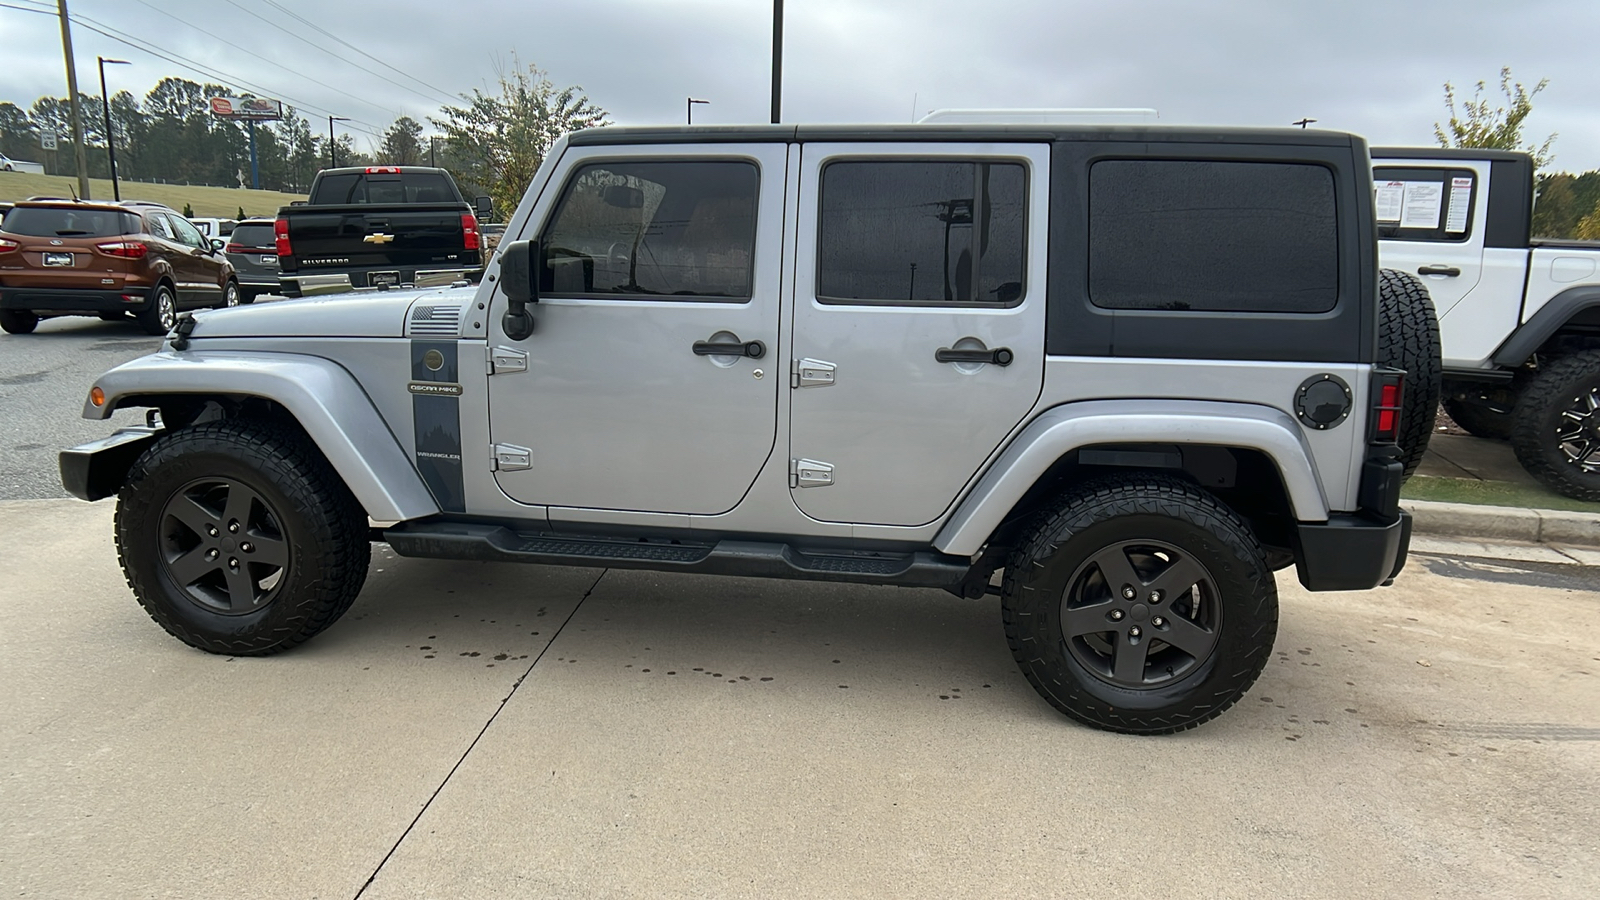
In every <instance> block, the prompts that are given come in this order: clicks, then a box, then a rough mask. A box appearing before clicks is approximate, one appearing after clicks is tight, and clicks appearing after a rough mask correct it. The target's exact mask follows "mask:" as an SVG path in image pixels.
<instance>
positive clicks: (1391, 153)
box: [1372, 147, 1533, 162]
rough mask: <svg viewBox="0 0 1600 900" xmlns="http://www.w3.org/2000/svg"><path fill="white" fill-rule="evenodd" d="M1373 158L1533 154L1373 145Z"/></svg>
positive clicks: (1517, 157)
mask: <svg viewBox="0 0 1600 900" xmlns="http://www.w3.org/2000/svg"><path fill="white" fill-rule="evenodd" d="M1372 158H1373V159H1485V160H1490V161H1495V160H1498V161H1500V162H1532V161H1533V156H1532V155H1531V154H1529V153H1525V152H1523V151H1521V150H1489V149H1486V148H1480V147H1373V148H1372Z"/></svg>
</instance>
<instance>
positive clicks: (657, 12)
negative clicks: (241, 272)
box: [0, 0, 1600, 171]
mask: <svg viewBox="0 0 1600 900" xmlns="http://www.w3.org/2000/svg"><path fill="white" fill-rule="evenodd" d="M16 6H22V7H33V8H49V7H53V6H54V2H53V0H51V2H40V0H0V48H4V50H3V52H0V100H10V101H12V102H15V103H17V104H19V105H22V106H27V105H28V104H31V103H32V102H33V100H34V99H35V98H36V97H38V96H40V95H42V94H46V93H49V94H53V95H57V96H63V95H65V93H66V91H65V76H64V74H63V66H62V58H61V43H60V33H59V28H58V25H57V22H56V20H55V19H54V18H53V17H51V16H47V15H42V14H37V13H32V12H27V11H22V10H18V9H12V8H7V7H16ZM70 6H71V9H72V11H73V13H74V15H76V16H81V17H85V21H84V22H83V23H82V24H79V25H76V26H74V29H73V41H74V45H75V49H76V52H77V58H78V75H79V83H80V88H81V89H82V90H85V91H87V92H92V91H93V90H95V89H97V87H98V82H97V80H96V74H95V57H96V56H97V55H101V56H107V57H117V58H122V59H127V60H130V61H132V62H133V63H134V65H132V66H118V67H115V68H111V69H108V76H109V78H110V79H111V82H112V85H113V91H115V90H116V89H118V88H125V89H130V90H132V91H134V92H135V93H137V94H143V93H144V92H145V91H146V90H148V89H149V88H150V87H151V86H152V85H153V84H154V83H155V82H156V81H157V80H159V79H160V78H161V77H164V76H167V75H181V76H183V77H187V78H191V79H194V80H196V81H205V80H217V79H215V78H206V77H204V76H201V75H197V74H196V73H195V72H193V71H189V70H185V69H183V68H181V67H180V66H179V65H177V64H175V63H173V62H168V61H163V60H161V59H159V58H157V57H156V56H154V55H152V54H151V53H149V52H146V51H145V50H140V49H134V48H133V47H130V46H128V45H127V44H124V43H119V42H118V41H116V40H113V39H111V38H109V37H106V36H103V35H101V34H96V33H95V32H94V31H93V30H91V28H90V27H89V26H91V25H92V26H95V27H99V28H100V29H101V30H103V31H108V32H112V33H114V34H121V35H123V36H126V37H130V38H131V39H134V40H135V41H138V42H144V43H145V44H146V45H147V46H148V45H154V46H155V47H157V48H160V49H161V50H163V51H165V52H166V53H168V54H169V55H171V56H174V57H182V58H184V59H186V60H189V61H193V62H195V63H198V64H200V65H202V66H205V67H209V68H210V69H213V70H217V71H220V72H223V73H226V74H227V75H228V76H229V77H230V79H233V80H234V81H235V83H236V86H237V87H239V88H241V89H249V88H255V89H256V90H257V92H258V93H266V94H268V95H270V96H277V97H280V98H283V99H285V100H288V101H291V102H293V103H294V104H295V105H296V106H298V107H300V108H301V109H302V110H303V111H305V112H306V114H307V115H309V116H311V117H313V118H314V117H316V116H318V115H321V116H327V115H329V114H337V115H342V116H349V117H351V118H353V119H356V120H357V121H356V122H355V123H353V124H352V126H351V127H352V128H354V129H363V128H366V129H369V130H373V131H381V129H382V128H383V127H385V126H387V124H388V123H389V122H391V121H393V119H394V118H395V117H396V116H397V115H399V114H402V113H404V114H408V115H411V116H413V117H415V118H418V119H423V118H424V117H426V116H427V115H429V114H432V113H436V112H437V110H438V107H439V104H440V103H442V102H444V99H445V96H451V95H456V94H459V93H461V92H463V91H469V90H471V89H472V88H474V87H484V86H486V85H487V84H490V83H492V82H493V81H494V80H495V77H496V72H497V71H499V70H503V69H504V68H506V67H509V66H513V65H515V64H516V60H521V62H522V63H523V64H527V63H535V64H537V65H538V66H540V67H541V68H543V69H545V70H546V71H548V72H549V74H550V77H551V79H552V80H554V81H555V82H557V83H558V84H562V85H566V84H579V85H582V87H583V88H584V90H585V92H586V93H587V94H588V95H589V97H590V98H591V99H592V100H593V101H595V102H596V103H598V104H599V105H600V106H602V107H603V108H605V109H606V110H608V111H609V112H610V114H611V117H612V119H613V120H614V121H616V122H619V123H625V124H644V123H679V122H682V121H683V115H684V100H685V98H686V97H688V96H694V97H696V98H704V99H707V100H710V101H711V103H710V104H709V105H706V106H697V107H695V119H696V121H697V122H704V123H739V122H764V121H766V120H767V117H768V112H769V108H768V107H769V93H768V91H769V73H770V65H771V63H770V56H769V53H770V48H771V27H772V26H771V16H772V3H771V0H456V2H439V0H384V2H366V0H339V2H330V0H320V2H318V0H71V3H70ZM785 6H786V7H787V11H786V24H785V28H784V36H785V44H784V96H783V116H784V120H785V121H787V122H874V121H881V122H905V121H908V120H911V119H912V118H913V117H920V116H921V115H924V114H926V113H927V112H928V111H929V110H932V109H938V108H955V107H962V108H970V107H1151V108H1155V109H1157V110H1159V112H1160V115H1161V119H1162V121H1165V122H1171V123H1184V124H1190V123H1216V124H1240V125H1281V124H1286V123H1289V122H1292V121H1294V120H1296V119H1299V118H1301V117H1303V116H1309V117H1311V118H1314V119H1317V120H1318V122H1317V127H1326V128H1334V129H1341V130H1348V131H1354V132H1357V133H1360V134H1364V135H1366V136H1367V137H1368V138H1369V139H1370V140H1371V141H1373V142H1374V143H1409V144H1428V143H1432V137H1433V123H1434V122H1435V121H1439V120H1442V119H1443V118H1444V107H1443V97H1442V94H1443V91H1442V85H1443V83H1444V82H1446V81H1451V82H1454V83H1455V84H1456V85H1457V86H1458V88H1462V89H1463V92H1464V93H1468V94H1470V92H1471V87H1472V85H1473V84H1474V83H1475V82H1477V81H1479V80H1486V81H1488V82H1489V87H1490V90H1491V93H1492V95H1493V96H1495V97H1496V99H1498V85H1497V82H1498V78H1499V71H1500V67H1501V66H1511V67H1512V70H1513V74H1514V76H1515V77H1516V79H1517V80H1521V81H1524V82H1527V83H1528V84H1529V85H1530V86H1531V85H1532V84H1534V83H1536V82H1538V80H1539V79H1541V78H1548V79H1549V80H1550V86H1549V87H1548V88H1547V89H1546V90H1545V91H1544V92H1543V93H1542V94H1540V95H1539V96H1538V98H1537V99H1536V101H1535V111H1534V114H1533V116H1532V117H1530V118H1529V120H1528V123H1527V130H1526V132H1525V136H1527V137H1537V138H1538V139H1540V140H1542V139H1543V137H1544V136H1546V135H1548V134H1550V133H1551V132H1558V133H1559V134H1560V137H1559V138H1557V140H1556V143H1555V155H1556V162H1555V166H1554V168H1556V169H1565V170H1570V171H1582V170H1587V169H1595V168H1600V63H1597V62H1596V59H1597V53H1596V51H1597V48H1600V2H1597V0H1522V2H1519V3H1507V2H1505V0H1448V2H1444V0H1343V2H1328V0H1222V2H1202V0H1190V2H1181V0H1120V2H1116V0H1113V2H1106V0H1032V2H1028V0H787V3H786V4H785ZM252 13H254V14H255V15H252ZM296 17H298V18H296ZM189 23H192V24H189ZM313 26H315V28H314V27H313ZM317 28H320V29H321V31H318V30H316V29H317ZM205 32H210V34H209V35H208V34H206V33H205ZM336 38H337V39H339V40H342V41H344V42H347V43H348V44H349V45H353V46H354V47H355V48H359V49H360V50H361V51H365V52H366V53H367V54H371V56H365V55H362V54H361V53H358V52H356V50H352V49H351V48H350V47H349V46H346V45H345V44H341V43H339V40H336ZM318 48H324V49H318ZM329 51H331V52H329ZM380 60H381V62H380ZM385 63H386V64H388V66H393V67H394V68H389V67H387V66H386V65H385ZM364 70H366V71H364ZM397 70H398V71H397ZM402 73H404V74H402ZM239 82H243V83H239ZM246 83H247V84H246ZM441 94H442V95H443V96H441ZM356 137H357V140H358V142H361V143H365V141H366V140H369V139H370V138H368V137H367V136H366V135H363V134H361V133H360V131H359V130H358V131H357V132H356Z"/></svg>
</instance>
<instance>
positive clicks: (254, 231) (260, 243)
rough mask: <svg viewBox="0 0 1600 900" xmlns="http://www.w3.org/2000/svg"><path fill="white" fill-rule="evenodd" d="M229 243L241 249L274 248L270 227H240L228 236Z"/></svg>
mask: <svg viewBox="0 0 1600 900" xmlns="http://www.w3.org/2000/svg"><path fill="white" fill-rule="evenodd" d="M228 238H229V242H230V243H234V244H238V245H239V246H241V247H276V246H277V245H276V243H275V242H274V240H273V237H272V226H271V225H240V226H239V227H237V228H235V229H233V232H232V234H230V235H229V236H228Z"/></svg>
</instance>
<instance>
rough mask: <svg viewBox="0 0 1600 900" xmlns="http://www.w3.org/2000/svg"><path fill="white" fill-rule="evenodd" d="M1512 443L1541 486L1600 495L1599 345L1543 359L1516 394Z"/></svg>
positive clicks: (1594, 496)
mask: <svg viewBox="0 0 1600 900" xmlns="http://www.w3.org/2000/svg"><path fill="white" fill-rule="evenodd" d="M1514 415H1515V417H1516V423H1515V424H1516V427H1515V430H1514V431H1513V432H1512V435H1511V448H1512V449H1513V450H1515V451H1516V454H1517V461H1518V462H1520V463H1522V467H1523V468H1524V469H1527V470H1528V474H1530V475H1532V476H1533V477H1534V478H1537V479H1538V480H1539V481H1540V482H1541V483H1543V484H1544V485H1545V486H1546V487H1548V488H1550V489H1551V490H1553V491H1555V492H1556V493H1558V494H1563V495H1565V496H1568V497H1572V498H1574V499H1577V500H1592V501H1600V350H1585V351H1583V352H1581V353H1574V354H1572V355H1571V356H1564V357H1561V358H1559V359H1556V360H1554V361H1552V362H1549V363H1542V364H1541V365H1540V367H1539V374H1538V375H1536V376H1534V378H1533V379H1532V381H1530V382H1529V383H1528V387H1527V389H1526V390H1524V391H1523V392H1522V395H1521V396H1520V397H1518V399H1517V408H1516V411H1515V413H1514Z"/></svg>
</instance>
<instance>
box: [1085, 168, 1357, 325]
mask: <svg viewBox="0 0 1600 900" xmlns="http://www.w3.org/2000/svg"><path fill="white" fill-rule="evenodd" d="M1335 213H1336V210H1335V202H1334V180H1333V173H1332V171H1330V170H1329V169H1327V168H1324V167H1322V166H1318V165H1307V164H1297V163H1256V162H1232V161H1217V160H1102V161H1100V162H1097V163H1095V164H1094V165H1093V166H1092V167H1091V168H1090V170H1089V297H1090V299H1091V301H1092V302H1093V303H1094V304H1095V305H1096V306H1099V307H1102V308H1105V309H1164V310H1197V311H1207V312H1280V313H1320V312H1327V311H1328V310H1331V309H1333V307H1334V305H1335V304H1336V303H1337V302H1338V295H1339V235H1338V225H1337V220H1336V215H1335Z"/></svg>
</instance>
